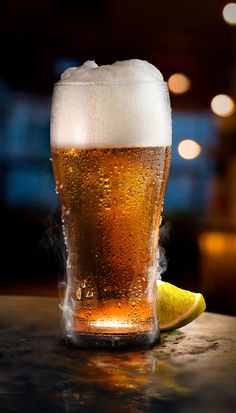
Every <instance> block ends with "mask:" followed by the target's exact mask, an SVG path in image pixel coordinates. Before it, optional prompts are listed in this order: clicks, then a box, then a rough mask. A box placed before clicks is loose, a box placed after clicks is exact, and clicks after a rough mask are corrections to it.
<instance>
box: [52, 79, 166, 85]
mask: <svg viewBox="0 0 236 413" xmlns="http://www.w3.org/2000/svg"><path fill="white" fill-rule="evenodd" d="M155 84H159V85H163V86H168V82H165V81H164V80H141V81H135V80H131V81H128V80H127V81H119V80H117V81H106V80H104V81H94V80H91V81H84V82H81V81H79V82H63V81H61V80H59V81H58V82H55V83H54V86H87V85H89V86H91V85H94V86H104V85H155Z"/></svg>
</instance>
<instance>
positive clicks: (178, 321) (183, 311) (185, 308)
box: [157, 280, 206, 331]
mask: <svg viewBox="0 0 236 413" xmlns="http://www.w3.org/2000/svg"><path fill="white" fill-rule="evenodd" d="M205 308H206V303H205V300H204V297H203V295H202V294H200V293H193V292H191V291H187V290H183V289H182V288H178V287H175V286H174V285H172V284H170V283H168V282H164V281H161V280H158V281H157V312H158V318H159V323H160V330H161V331H170V330H174V329H176V328H180V327H183V326H185V325H186V324H188V323H190V322H191V321H193V320H194V319H195V318H197V317H198V316H199V315H200V314H201V313H202V312H203V311H204V310H205Z"/></svg>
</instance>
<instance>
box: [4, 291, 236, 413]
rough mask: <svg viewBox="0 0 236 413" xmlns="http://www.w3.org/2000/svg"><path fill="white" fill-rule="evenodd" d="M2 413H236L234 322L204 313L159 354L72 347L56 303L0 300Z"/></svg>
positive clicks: (164, 340) (165, 340)
mask: <svg viewBox="0 0 236 413" xmlns="http://www.w3.org/2000/svg"><path fill="white" fill-rule="evenodd" d="M0 328H1V336H0V372H1V375H0V412H1V413H13V412H14V413H18V412H19V413H54V412H55V413H62V412H63V413H75V412H79V413H84V412H95V413H103V412H105V413H108V412H112V413H129V412H132V413H146V412H147V413H152V412H155V413H162V412H165V413H189V412H191V413H195V412H206V413H213V412H214V413H228V412H235V411H236V318H235V317H228V316H223V315H218V314H211V313H204V314H203V315H201V316H200V317H199V318H198V319H197V320H195V321H194V322H192V323H191V324H189V325H188V326H186V327H184V328H182V329H180V330H176V331H174V332H171V333H168V334H167V333H166V334H162V336H161V342H160V344H158V345H157V346H156V347H154V348H152V349H148V350H142V351H128V352H125V351H123V352H118V351H115V352H107V351H104V350H102V351H101V350H100V351H98V350H93V351H92V350H81V349H78V348H73V347H70V346H67V345H66V344H65V343H64V341H63V338H62V333H61V330H60V310H59V308H58V300H57V299H55V298H39V297H37V298H36V297H16V296H1V297H0Z"/></svg>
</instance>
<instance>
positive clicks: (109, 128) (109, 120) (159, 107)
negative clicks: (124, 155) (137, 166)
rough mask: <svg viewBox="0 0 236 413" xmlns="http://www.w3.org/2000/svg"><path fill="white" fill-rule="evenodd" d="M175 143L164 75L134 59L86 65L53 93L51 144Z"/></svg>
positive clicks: (67, 74) (66, 75)
mask: <svg viewBox="0 0 236 413" xmlns="http://www.w3.org/2000/svg"><path fill="white" fill-rule="evenodd" d="M168 145H171V109H170V101H169V93H168V89H167V85H166V83H165V82H164V80H163V77H162V74H161V72H160V71H159V70H158V69H157V68H156V67H155V66H153V65H151V64H150V63H148V62H146V61H142V60H138V59H132V60H127V61H123V62H116V63H114V64H112V65H106V66H98V65H97V64H96V63H95V62H94V61H87V62H85V63H84V64H83V65H82V66H80V67H78V68H77V67H71V68H69V69H67V70H66V71H65V72H64V73H63V74H62V76H61V79H60V81H59V82H58V83H57V84H56V86H55V88H54V94H53V103H52V117H51V146H52V147H78V148H97V147H100V148H102V147H103V148H107V147H134V146H137V147H140V146H168Z"/></svg>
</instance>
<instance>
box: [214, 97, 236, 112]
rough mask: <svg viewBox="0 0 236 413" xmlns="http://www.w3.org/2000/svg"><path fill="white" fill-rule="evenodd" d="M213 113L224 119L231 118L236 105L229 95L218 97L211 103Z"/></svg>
mask: <svg viewBox="0 0 236 413" xmlns="http://www.w3.org/2000/svg"><path fill="white" fill-rule="evenodd" d="M211 109H212V111H213V112H214V113H215V114H216V115H218V116H222V117H228V116H231V115H232V114H233V113H234V111H235V103H234V101H233V99H232V98H231V97H230V96H228V95H216V96H215V97H214V98H213V99H212V101H211Z"/></svg>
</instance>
